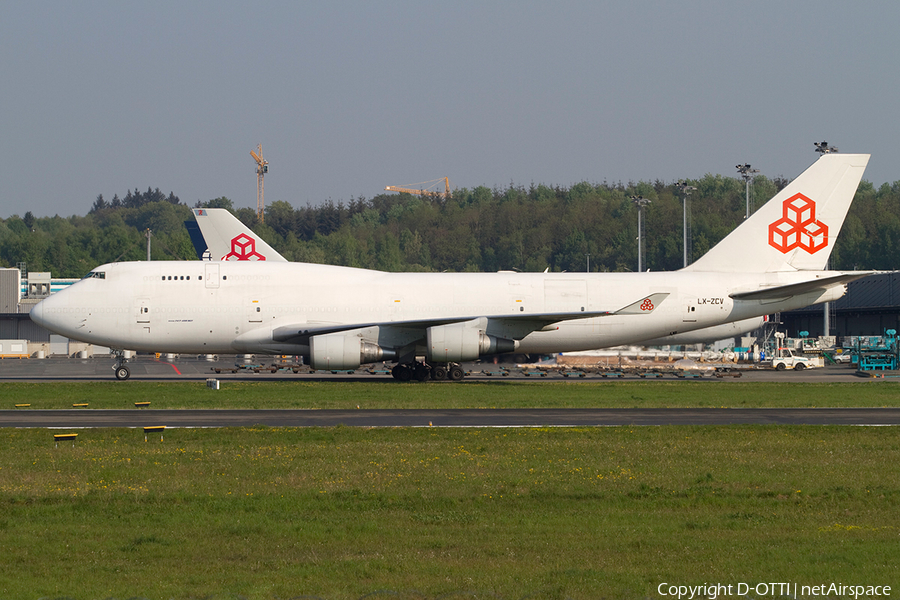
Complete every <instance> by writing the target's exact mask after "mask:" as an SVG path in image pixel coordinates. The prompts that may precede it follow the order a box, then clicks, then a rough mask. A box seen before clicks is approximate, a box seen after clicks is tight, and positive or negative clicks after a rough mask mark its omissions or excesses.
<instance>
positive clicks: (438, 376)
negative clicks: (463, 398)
mask: <svg viewBox="0 0 900 600" xmlns="http://www.w3.org/2000/svg"><path fill="white" fill-rule="evenodd" d="M431 378H432V379H434V380H435V381H443V380H445V379H447V367H445V366H444V365H435V366H433V367H431Z"/></svg>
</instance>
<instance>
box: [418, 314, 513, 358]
mask: <svg viewBox="0 0 900 600" xmlns="http://www.w3.org/2000/svg"><path fill="white" fill-rule="evenodd" d="M480 325H481V323H480V320H479V319H475V320H473V321H466V322H464V323H451V324H450V325H438V326H435V327H429V328H428V331H427V333H426V339H427V343H428V348H427V356H426V358H427V359H428V360H429V361H430V362H462V361H465V360H475V359H477V358H478V357H480V356H484V355H486V354H502V353H504V352H512V351H514V350H515V349H516V345H517V344H516V342H515V341H514V340H508V339H505V338H498V337H495V336H492V335H488V334H486V333H485V332H484V329H482V328H481V327H480Z"/></svg>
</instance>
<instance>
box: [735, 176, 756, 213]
mask: <svg viewBox="0 0 900 600" xmlns="http://www.w3.org/2000/svg"><path fill="white" fill-rule="evenodd" d="M736 168H737V170H738V173H740V174H741V177H743V178H744V185H745V187H746V188H747V192H746V193H747V214H745V215H744V218H745V219H749V218H750V179H752V178H753V176H754V175H755V174H756V173H759V169H751V168H750V164H749V163H748V164H743V165H737V166H736Z"/></svg>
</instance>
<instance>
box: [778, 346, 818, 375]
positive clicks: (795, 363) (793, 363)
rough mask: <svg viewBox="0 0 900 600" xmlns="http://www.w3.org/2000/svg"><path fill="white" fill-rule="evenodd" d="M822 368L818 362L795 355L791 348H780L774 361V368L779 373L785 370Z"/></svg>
mask: <svg viewBox="0 0 900 600" xmlns="http://www.w3.org/2000/svg"><path fill="white" fill-rule="evenodd" d="M818 366H820V365H819V364H818V361H817V360H813V359H811V358H807V357H806V356H800V355H797V354H794V351H793V350H791V349H790V348H778V349H777V350H776V352H775V358H773V359H772V367H774V368H775V369H778V370H779V371H784V370H785V369H794V370H795V371H802V370H803V369H813V368H815V367H818Z"/></svg>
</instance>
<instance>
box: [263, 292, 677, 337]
mask: <svg viewBox="0 0 900 600" xmlns="http://www.w3.org/2000/svg"><path fill="white" fill-rule="evenodd" d="M668 296H669V294H668V292H658V293H654V294H650V295H649V296H645V297H643V298H641V299H640V300H637V301H636V302H632V303H631V304H628V305H627V306H623V307H622V308H620V309H617V310H611V311H610V310H604V311H579V312H550V313H539V314H534V313H532V314H516V313H511V314H503V315H490V316H485V317H472V316H459V317H442V318H437V319H417V320H410V321H380V322H375V323H346V324H339V323H334V324H330V323H322V324H316V323H304V324H302V325H283V326H281V327H277V328H275V329H274V330H273V331H272V339H273V340H274V341H276V342H287V343H305V342H306V341H307V340H309V338H310V337H313V336H316V335H325V334H329V333H340V332H342V331H352V330H357V329H369V328H373V327H378V328H392V329H402V330H420V331H422V330H425V329H427V328H429V327H438V326H440V325H449V324H451V323H461V322H464V321H472V320H473V319H474V318H480V319H484V321H485V325H486V327H487V328H488V329H494V328H499V329H502V330H503V331H504V332H505V333H507V334H510V335H511V336H513V338H514V339H521V338H523V337H525V336H526V335H528V334H529V333H531V332H533V331H539V330H550V329H551V328H553V325H554V324H556V323H560V322H563V321H573V320H576V319H591V318H594V317H607V316H611V315H648V314H650V313H652V312H653V311H654V310H656V308H657V307H658V306H659V305H660V303H662V301H663V300H665V299H666V298H667V297H668Z"/></svg>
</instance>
